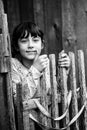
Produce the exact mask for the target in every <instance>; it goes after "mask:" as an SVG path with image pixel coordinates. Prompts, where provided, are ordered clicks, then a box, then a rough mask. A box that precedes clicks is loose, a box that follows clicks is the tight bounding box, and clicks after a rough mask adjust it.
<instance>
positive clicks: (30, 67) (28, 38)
mask: <svg viewBox="0 0 87 130" xmlns="http://www.w3.org/2000/svg"><path fill="white" fill-rule="evenodd" d="M43 48H44V39H43V32H42V31H41V29H40V28H39V27H38V26H37V25H36V24H35V23H31V22H24V23H21V24H19V25H18V26H17V27H16V28H15V29H14V31H13V35H12V56H13V58H12V82H13V95H14V98H15V100H16V84H18V83H21V84H22V86H23V94H22V95H23V97H24V98H23V99H24V100H29V99H30V98H33V97H34V96H35V95H37V93H38V88H39V85H40V76H41V75H42V72H43V70H44V69H45V68H46V67H47V64H48V57H47V55H46V54H43V55H41V52H42V49H43ZM59 65H60V66H61V67H67V68H69V66H70V59H69V56H68V55H67V54H66V53H65V52H64V51H62V52H61V53H60V55H59Z"/></svg>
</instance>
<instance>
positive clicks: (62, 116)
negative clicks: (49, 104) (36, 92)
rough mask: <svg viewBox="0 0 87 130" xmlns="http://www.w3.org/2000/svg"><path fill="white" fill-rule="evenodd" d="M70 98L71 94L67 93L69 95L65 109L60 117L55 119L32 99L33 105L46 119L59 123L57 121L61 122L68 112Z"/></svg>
mask: <svg viewBox="0 0 87 130" xmlns="http://www.w3.org/2000/svg"><path fill="white" fill-rule="evenodd" d="M71 97H72V92H71V91H69V94H68V96H67V107H66V111H65V112H64V113H63V114H62V115H61V116H60V117H57V118H54V117H52V116H51V115H50V113H49V112H48V111H47V110H46V109H45V108H44V107H43V106H42V105H41V104H40V103H39V101H38V100H37V99H33V100H34V102H35V104H36V105H37V107H38V109H39V110H40V111H41V112H42V113H43V114H44V115H45V116H46V117H48V118H51V119H53V120H55V121H59V120H62V119H63V118H64V117H65V116H66V114H67V112H68V109H69V106H70V102H71Z"/></svg>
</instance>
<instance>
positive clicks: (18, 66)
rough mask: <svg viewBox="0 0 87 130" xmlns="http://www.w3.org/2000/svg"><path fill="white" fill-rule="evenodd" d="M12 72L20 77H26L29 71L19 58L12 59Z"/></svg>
mask: <svg viewBox="0 0 87 130" xmlns="http://www.w3.org/2000/svg"><path fill="white" fill-rule="evenodd" d="M11 64H12V70H15V71H17V72H18V73H19V74H20V75H26V74H27V73H28V70H27V69H26V68H25V67H24V66H23V65H22V63H21V62H20V61H19V60H18V59H17V58H11Z"/></svg>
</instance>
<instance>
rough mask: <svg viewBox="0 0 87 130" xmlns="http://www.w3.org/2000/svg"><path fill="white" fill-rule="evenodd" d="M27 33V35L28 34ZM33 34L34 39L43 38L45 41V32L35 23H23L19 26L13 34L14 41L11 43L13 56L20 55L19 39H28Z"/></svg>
mask: <svg viewBox="0 0 87 130" xmlns="http://www.w3.org/2000/svg"><path fill="white" fill-rule="evenodd" d="M26 32H27V34H26ZM29 34H31V36H34V37H37V36H39V37H41V40H42V41H43V35H44V34H43V32H42V30H41V29H40V28H39V27H38V26H37V25H36V24H35V23H33V22H23V23H20V24H19V25H17V26H16V27H15V29H14V31H13V34H12V41H11V50H12V56H13V57H15V55H19V52H18V49H19V48H18V39H23V38H27V37H28V36H29Z"/></svg>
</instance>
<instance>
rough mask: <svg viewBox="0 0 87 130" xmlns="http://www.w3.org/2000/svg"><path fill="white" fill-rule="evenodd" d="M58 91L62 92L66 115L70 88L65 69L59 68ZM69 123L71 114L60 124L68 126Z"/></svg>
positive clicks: (63, 109) (63, 110) (62, 104)
mask: <svg viewBox="0 0 87 130" xmlns="http://www.w3.org/2000/svg"><path fill="white" fill-rule="evenodd" d="M57 81H58V89H59V90H60V92H61V107H62V108H61V112H62V113H64V112H65V110H66V107H67V94H68V88H67V73H66V69H65V68H61V67H60V68H58V76H57ZM68 122H69V113H67V115H66V117H65V118H64V119H63V120H62V121H61V122H60V124H62V125H63V127H64V126H66V124H67V123H68ZM67 130H70V128H67Z"/></svg>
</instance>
